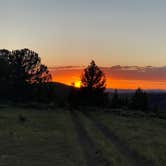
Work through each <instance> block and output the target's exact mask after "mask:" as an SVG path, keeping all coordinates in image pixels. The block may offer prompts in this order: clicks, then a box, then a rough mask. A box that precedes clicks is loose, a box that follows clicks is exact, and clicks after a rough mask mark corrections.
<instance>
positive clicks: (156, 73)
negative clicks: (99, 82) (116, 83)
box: [103, 65, 166, 81]
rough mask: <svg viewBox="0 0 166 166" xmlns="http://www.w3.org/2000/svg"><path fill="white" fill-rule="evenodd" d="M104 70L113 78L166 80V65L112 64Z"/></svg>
mask: <svg viewBox="0 0 166 166" xmlns="http://www.w3.org/2000/svg"><path fill="white" fill-rule="evenodd" d="M103 71H104V72H105V73H106V75H107V76H109V77H111V78H112V79H123V80H146V81H166V66H164V67H152V66H145V67H139V66H120V65H118V66H112V67H110V68H108V67H104V68H103Z"/></svg>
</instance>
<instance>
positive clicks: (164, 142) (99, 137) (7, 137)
mask: <svg viewBox="0 0 166 166" xmlns="http://www.w3.org/2000/svg"><path fill="white" fill-rule="evenodd" d="M85 112H87V111H86V109H82V110H81V111H78V110H67V109H66V110H64V109H56V110H49V111H48V110H47V111H44V110H43V111H39V110H36V109H23V108H16V107H4V108H1V109H0V147H1V148H0V165H2V166H12V165H14V166H29V165H31V166H54V165H57V166H92V165H95V166H109V165H110V166H139V165H141V166H163V165H165V163H166V157H165V156H166V139H165V138H166V120H165V119H160V118H155V117H154V118H153V117H147V116H121V115H117V114H115V113H106V112H102V111H101V110H99V112H98V113H95V112H90V113H85Z"/></svg>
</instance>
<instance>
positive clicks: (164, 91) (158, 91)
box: [106, 88, 166, 93]
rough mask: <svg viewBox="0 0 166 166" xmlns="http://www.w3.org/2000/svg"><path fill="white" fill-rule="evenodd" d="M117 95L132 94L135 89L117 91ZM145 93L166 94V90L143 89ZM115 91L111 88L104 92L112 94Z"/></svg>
mask: <svg viewBox="0 0 166 166" xmlns="http://www.w3.org/2000/svg"><path fill="white" fill-rule="evenodd" d="M117 90H118V92H119V93H134V92H135V89H118V88H117ZM143 90H144V91H145V92H147V93H166V90H162V89H143ZM114 91H115V89H112V88H108V89H106V92H110V93H111V92H114Z"/></svg>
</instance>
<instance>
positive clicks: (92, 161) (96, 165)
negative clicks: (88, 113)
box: [70, 111, 111, 166]
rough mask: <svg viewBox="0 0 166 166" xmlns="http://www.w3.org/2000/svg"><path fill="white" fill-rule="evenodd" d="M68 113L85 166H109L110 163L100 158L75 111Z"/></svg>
mask: <svg viewBox="0 0 166 166" xmlns="http://www.w3.org/2000/svg"><path fill="white" fill-rule="evenodd" d="M70 113H71V118H72V121H73V123H74V126H75V129H76V132H77V136H78V141H79V143H80V144H81V146H82V148H83V152H84V155H85V158H86V162H87V166H111V163H110V162H109V161H108V160H107V159H105V158H104V156H102V152H101V151H100V150H99V149H97V146H96V145H95V143H94V141H93V140H92V139H91V138H90V137H89V135H88V133H87V131H86V130H85V128H84V126H83V124H82V122H81V120H80V118H79V116H78V115H77V113H76V112H75V111H70Z"/></svg>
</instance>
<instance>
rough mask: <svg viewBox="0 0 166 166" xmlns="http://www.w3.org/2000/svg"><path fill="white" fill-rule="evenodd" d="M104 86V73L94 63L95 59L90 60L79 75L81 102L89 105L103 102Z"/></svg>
mask: <svg viewBox="0 0 166 166" xmlns="http://www.w3.org/2000/svg"><path fill="white" fill-rule="evenodd" d="M105 87H106V78H105V75H104V73H103V72H102V71H101V70H100V68H99V67H98V66H97V65H96V64H95V61H93V60H92V61H91V63H90V65H89V66H88V67H87V68H85V69H84V72H83V74H82V76H81V89H80V96H81V99H80V100H81V103H83V104H90V105H100V104H104V102H106V98H107V94H106V93H104V90H105Z"/></svg>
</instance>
